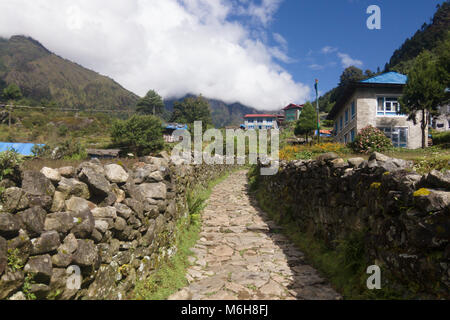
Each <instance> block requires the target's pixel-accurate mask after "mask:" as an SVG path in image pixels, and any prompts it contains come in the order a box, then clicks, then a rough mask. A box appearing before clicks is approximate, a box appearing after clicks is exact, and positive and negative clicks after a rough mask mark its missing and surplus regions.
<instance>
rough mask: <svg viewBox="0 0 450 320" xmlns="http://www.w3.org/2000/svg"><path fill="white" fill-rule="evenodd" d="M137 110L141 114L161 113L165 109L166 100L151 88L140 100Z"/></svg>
mask: <svg viewBox="0 0 450 320" xmlns="http://www.w3.org/2000/svg"><path fill="white" fill-rule="evenodd" d="M136 111H137V112H138V113H140V114H151V115H154V116H156V115H157V114H159V115H160V114H162V113H163V111H164V102H163V100H162V98H161V96H160V95H159V94H158V93H156V91H154V90H150V91H149V92H147V94H146V95H145V97H143V98H142V99H141V100H139V101H138V103H137V105H136Z"/></svg>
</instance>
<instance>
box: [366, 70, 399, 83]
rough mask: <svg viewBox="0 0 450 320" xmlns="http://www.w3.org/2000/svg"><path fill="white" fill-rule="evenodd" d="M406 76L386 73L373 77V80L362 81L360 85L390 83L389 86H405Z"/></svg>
mask: <svg viewBox="0 0 450 320" xmlns="http://www.w3.org/2000/svg"><path fill="white" fill-rule="evenodd" d="M406 81H408V76H405V75H404V74H400V73H397V72H387V73H383V74H380V75H379V76H375V77H373V78H370V79H367V80H363V81H361V82H362V83H391V84H406Z"/></svg>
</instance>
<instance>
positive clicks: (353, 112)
mask: <svg viewBox="0 0 450 320" xmlns="http://www.w3.org/2000/svg"><path fill="white" fill-rule="evenodd" d="M355 116H356V104H355V101H353V102H352V119H355Z"/></svg>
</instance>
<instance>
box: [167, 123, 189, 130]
mask: <svg viewBox="0 0 450 320" xmlns="http://www.w3.org/2000/svg"><path fill="white" fill-rule="evenodd" d="M164 128H165V129H172V130H187V129H188V125H187V124H178V123H169V124H167V125H166V126H165V127H164Z"/></svg>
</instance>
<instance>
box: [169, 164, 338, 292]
mask: <svg viewBox="0 0 450 320" xmlns="http://www.w3.org/2000/svg"><path fill="white" fill-rule="evenodd" d="M276 230H277V226H276V225H275V224H274V223H273V222H272V221H270V220H269V218H268V216H267V215H266V214H265V213H264V212H262V211H261V210H259V209H258V208H255V207H254V205H253V204H252V200H251V199H250V198H249V195H248V193H247V178H246V171H239V172H236V173H233V174H232V175H230V177H229V178H228V179H227V180H225V181H224V182H222V183H221V184H219V185H217V186H216V187H215V188H214V189H213V192H212V194H211V197H210V199H209V200H208V204H207V206H206V208H205V210H204V212H203V226H202V231H201V234H200V236H201V239H200V240H199V241H198V243H197V244H196V246H195V247H194V248H193V249H192V251H193V252H194V253H195V256H193V257H190V259H191V261H190V262H191V263H192V266H191V267H190V268H189V269H188V270H187V274H186V277H187V279H188V281H189V283H190V284H189V286H188V287H186V288H183V289H182V290H180V291H179V292H177V293H175V294H174V295H172V296H171V297H169V299H171V300H208V299H210V300H237V299H239V300H258V299H290V300H294V299H333V300H334V299H340V298H341V297H340V295H339V294H337V293H336V292H335V291H334V290H333V289H332V288H331V287H330V286H329V285H328V284H327V283H326V282H325V280H324V279H323V278H321V277H320V276H319V274H318V273H317V271H316V270H314V269H313V268H312V267H311V266H309V265H308V264H306V263H305V261H304V259H303V253H302V252H300V251H298V250H297V249H296V247H295V246H294V245H293V244H291V243H290V242H289V240H288V239H287V238H286V237H284V236H283V235H281V234H280V233H276V232H274V231H276Z"/></svg>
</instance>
